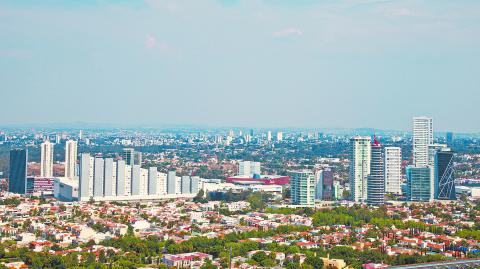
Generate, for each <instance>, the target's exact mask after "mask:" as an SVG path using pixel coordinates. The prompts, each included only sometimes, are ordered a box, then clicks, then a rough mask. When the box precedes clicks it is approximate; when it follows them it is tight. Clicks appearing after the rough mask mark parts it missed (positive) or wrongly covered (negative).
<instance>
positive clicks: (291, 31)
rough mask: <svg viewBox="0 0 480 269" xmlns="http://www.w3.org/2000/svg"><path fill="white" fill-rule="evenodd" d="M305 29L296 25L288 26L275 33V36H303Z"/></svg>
mask: <svg viewBox="0 0 480 269" xmlns="http://www.w3.org/2000/svg"><path fill="white" fill-rule="evenodd" d="M301 35H303V31H302V30H300V29H298V28H296V27H287V28H284V29H281V30H279V31H276V32H274V33H273V36H275V37H289V36H301Z"/></svg>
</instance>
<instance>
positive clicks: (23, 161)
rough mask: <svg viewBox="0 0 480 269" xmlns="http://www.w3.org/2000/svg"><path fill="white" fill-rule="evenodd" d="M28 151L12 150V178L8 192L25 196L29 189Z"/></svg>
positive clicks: (9, 181)
mask: <svg viewBox="0 0 480 269" xmlns="http://www.w3.org/2000/svg"><path fill="white" fill-rule="evenodd" d="M27 163H28V150H26V149H12V150H10V176H9V180H8V191H9V192H13V193H20V194H25V192H26V188H27Z"/></svg>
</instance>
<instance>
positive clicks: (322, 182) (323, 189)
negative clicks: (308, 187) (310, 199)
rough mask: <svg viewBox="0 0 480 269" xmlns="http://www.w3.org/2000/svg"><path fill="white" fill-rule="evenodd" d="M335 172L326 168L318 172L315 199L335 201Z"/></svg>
mask: <svg viewBox="0 0 480 269" xmlns="http://www.w3.org/2000/svg"><path fill="white" fill-rule="evenodd" d="M333 198H334V197H333V170H332V168H325V169H323V170H320V171H318V173H317V180H316V182H315V199H317V200H327V201H330V200H333Z"/></svg>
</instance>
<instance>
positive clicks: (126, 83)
mask: <svg viewBox="0 0 480 269" xmlns="http://www.w3.org/2000/svg"><path fill="white" fill-rule="evenodd" d="M479 32H480V2H475V1H469V0H458V1H446V0H436V1H434V0H428V1H427V0H415V1H414V0H410V1H406V0H405V1H400V0H398V1H396V0H339V1H320V0H296V1H287V0H251V1H237V0H208V1H207V0H201V1H186V0H145V1H113V0H98V1H97V0H86V1H76V2H73V1H60V0H47V1H34V0H25V1H16V0H4V1H1V2H0V40H2V42H0V70H1V72H0V83H1V85H0V87H1V93H2V95H1V96H2V100H3V102H2V109H3V113H1V114H0V126H6V125H25V124H32V125H34V124H37V125H42V124H43V125H48V124H52V123H77V122H83V123H89V124H97V123H108V124H113V125H141V124H146V125H150V126H154V125H169V124H174V125H192V124H193V125H198V126H218V127H221V126H239V127H240V126H245V128H249V127H252V128H282V127H289V128H343V129H357V128H375V129H381V130H398V131H410V130H411V128H412V127H411V126H412V117H414V116H422V115H427V116H431V117H433V119H434V130H438V131H440V132H443V131H453V132H461V133H478V132H480V120H479V119H478V109H477V104H478V100H480V76H479V75H478V69H479V65H480V64H479V63H480V49H479V48H480V35H478V33H479Z"/></svg>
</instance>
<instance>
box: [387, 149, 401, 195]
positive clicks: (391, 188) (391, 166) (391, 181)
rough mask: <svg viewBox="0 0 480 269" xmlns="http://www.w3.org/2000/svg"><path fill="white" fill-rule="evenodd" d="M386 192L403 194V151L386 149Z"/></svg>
mask: <svg viewBox="0 0 480 269" xmlns="http://www.w3.org/2000/svg"><path fill="white" fill-rule="evenodd" d="M384 158H385V160H384V162H383V164H384V166H385V167H384V171H385V172H384V173H385V192H387V193H393V194H402V188H401V185H402V149H401V148H399V147H385V155H384Z"/></svg>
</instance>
